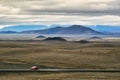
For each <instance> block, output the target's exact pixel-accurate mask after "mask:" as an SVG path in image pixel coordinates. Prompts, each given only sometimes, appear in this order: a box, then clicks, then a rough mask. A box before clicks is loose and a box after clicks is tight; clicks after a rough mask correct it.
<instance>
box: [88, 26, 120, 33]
mask: <svg viewBox="0 0 120 80" xmlns="http://www.w3.org/2000/svg"><path fill="white" fill-rule="evenodd" d="M87 27H90V28H92V29H94V30H96V31H100V32H103V33H120V26H111V25H95V26H93V25H89V26H87Z"/></svg>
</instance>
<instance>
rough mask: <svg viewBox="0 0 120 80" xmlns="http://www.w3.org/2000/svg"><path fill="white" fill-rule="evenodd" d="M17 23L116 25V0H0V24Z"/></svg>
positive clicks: (119, 17) (119, 2) (119, 21)
mask: <svg viewBox="0 0 120 80" xmlns="http://www.w3.org/2000/svg"><path fill="white" fill-rule="evenodd" d="M20 24H47V25H50V24H80V25H97V24H103V25H120V0H0V28H2V27H5V26H9V25H20Z"/></svg>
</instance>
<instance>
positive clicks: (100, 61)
mask: <svg viewBox="0 0 120 80" xmlns="http://www.w3.org/2000/svg"><path fill="white" fill-rule="evenodd" d="M33 65H38V66H39V67H40V68H81V69H119V68H120V44H119V43H117V42H116V43H115V42H114V43H106V42H99V43H97V42H92V43H86V44H82V43H76V42H64V41H63V42H61V41H56V42H53V41H52V42H51V41H1V42H0V69H6V68H7V69H8V68H9V69H23V68H24V69H29V68H30V67H31V66H33Z"/></svg>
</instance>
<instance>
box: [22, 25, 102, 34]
mask: <svg viewBox="0 0 120 80" xmlns="http://www.w3.org/2000/svg"><path fill="white" fill-rule="evenodd" d="M21 33H26V34H28V33H31V34H66V35H79V34H103V33H101V32H98V31H95V30H93V29H91V28H88V27H84V26H81V25H71V26H69V27H55V28H49V29H44V30H30V31H22V32H21Z"/></svg>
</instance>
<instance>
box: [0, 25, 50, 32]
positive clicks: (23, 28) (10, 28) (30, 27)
mask: <svg viewBox="0 0 120 80" xmlns="http://www.w3.org/2000/svg"><path fill="white" fill-rule="evenodd" d="M46 28H49V26H46V25H15V26H7V27H4V28H2V29H0V31H16V32H21V31H27V30H43V29H46Z"/></svg>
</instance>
